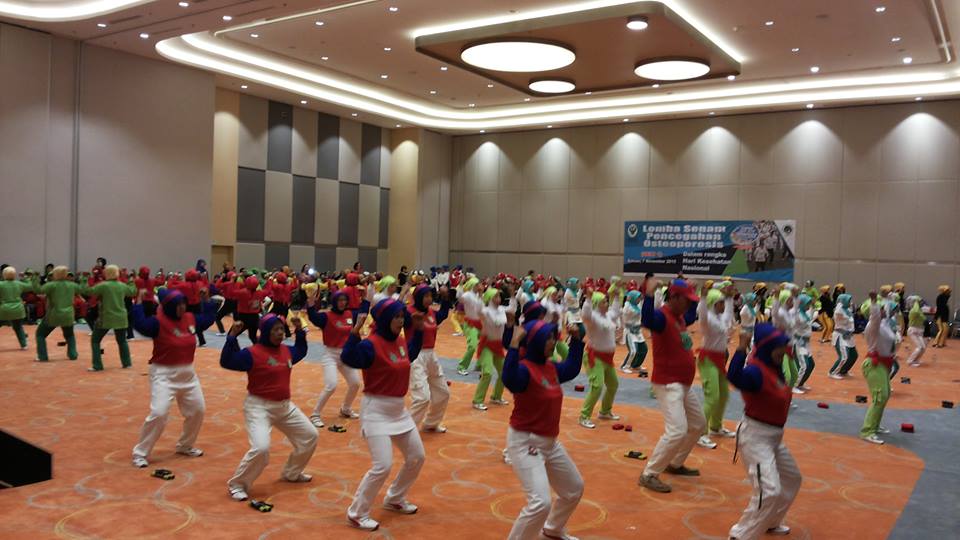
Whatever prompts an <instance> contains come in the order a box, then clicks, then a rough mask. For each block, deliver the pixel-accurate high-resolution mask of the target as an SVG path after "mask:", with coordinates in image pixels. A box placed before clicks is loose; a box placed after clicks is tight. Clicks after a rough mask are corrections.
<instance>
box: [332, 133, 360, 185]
mask: <svg viewBox="0 0 960 540" xmlns="http://www.w3.org/2000/svg"><path fill="white" fill-rule="evenodd" d="M362 133H363V125H362V124H361V123H360V122H354V121H353V120H347V119H346V118H341V119H340V160H339V163H338V167H339V169H338V174H339V175H340V178H339V180H340V181H341V182H350V183H351V184H359V183H360V154H361V152H362V146H361V144H362V141H361V138H362Z"/></svg>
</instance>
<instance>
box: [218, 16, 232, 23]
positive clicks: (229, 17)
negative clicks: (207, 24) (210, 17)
mask: <svg viewBox="0 0 960 540" xmlns="http://www.w3.org/2000/svg"><path fill="white" fill-rule="evenodd" d="M220 18H221V19H223V20H225V21H227V22H230V21H232V20H233V17H231V16H230V15H224V16H223V17H220Z"/></svg>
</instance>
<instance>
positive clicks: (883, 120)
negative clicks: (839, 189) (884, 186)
mask: <svg viewBox="0 0 960 540" xmlns="http://www.w3.org/2000/svg"><path fill="white" fill-rule="evenodd" d="M841 115H842V117H843V124H842V127H841V128H840V133H841V137H842V139H843V181H844V182H879V181H884V180H887V179H888V178H887V177H888V173H887V171H886V169H884V166H883V141H884V139H885V138H886V137H887V134H888V133H889V132H890V131H891V130H892V129H893V128H894V127H895V126H896V124H897V122H898V118H897V117H898V116H899V115H897V114H896V113H895V112H894V111H892V110H890V109H887V108H883V107H852V108H849V109H843V110H842V113H841Z"/></svg>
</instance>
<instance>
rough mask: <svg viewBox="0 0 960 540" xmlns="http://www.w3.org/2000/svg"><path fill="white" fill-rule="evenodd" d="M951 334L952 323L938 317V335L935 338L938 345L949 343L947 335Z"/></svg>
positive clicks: (942, 345)
mask: <svg viewBox="0 0 960 540" xmlns="http://www.w3.org/2000/svg"><path fill="white" fill-rule="evenodd" d="M949 334H950V323H947V322H946V321H941V320H940V319H937V337H935V338H934V339H933V341H934V344H935V345H936V346H937V347H944V346H946V345H947V336H948V335H949Z"/></svg>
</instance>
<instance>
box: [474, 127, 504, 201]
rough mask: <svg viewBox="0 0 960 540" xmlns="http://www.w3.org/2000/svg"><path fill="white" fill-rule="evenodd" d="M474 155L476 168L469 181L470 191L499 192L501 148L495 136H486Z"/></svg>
mask: <svg viewBox="0 0 960 540" xmlns="http://www.w3.org/2000/svg"><path fill="white" fill-rule="evenodd" d="M481 141H482V142H481V143H480V146H479V147H477V150H476V151H475V152H474V153H473V159H474V161H475V164H476V165H475V167H474V168H472V169H471V171H472V173H473V176H472V177H470V178H469V180H468V189H469V190H470V191H497V189H498V187H499V185H500V180H499V178H500V157H501V156H500V154H501V152H500V147H499V146H498V145H497V141H496V138H495V137H494V136H485V137H483V138H482V139H481Z"/></svg>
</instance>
